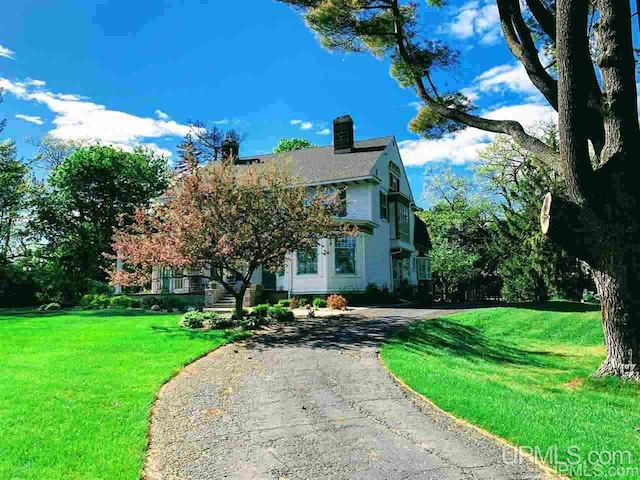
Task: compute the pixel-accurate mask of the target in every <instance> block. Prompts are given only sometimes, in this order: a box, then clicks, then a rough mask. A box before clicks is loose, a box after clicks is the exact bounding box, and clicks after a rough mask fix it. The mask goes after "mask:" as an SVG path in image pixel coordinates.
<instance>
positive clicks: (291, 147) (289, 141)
mask: <svg viewBox="0 0 640 480" xmlns="http://www.w3.org/2000/svg"><path fill="white" fill-rule="evenodd" d="M317 146H318V145H314V144H313V143H311V142H310V141H309V140H307V139H306V138H281V139H280V141H279V142H278V145H276V148H274V149H273V153H284V152H293V151H295V150H302V149H304V148H315V147H317Z"/></svg>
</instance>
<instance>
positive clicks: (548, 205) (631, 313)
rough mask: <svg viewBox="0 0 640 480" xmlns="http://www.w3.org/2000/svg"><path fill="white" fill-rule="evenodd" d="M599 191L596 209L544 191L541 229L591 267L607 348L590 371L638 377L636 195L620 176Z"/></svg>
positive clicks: (639, 288)
mask: <svg viewBox="0 0 640 480" xmlns="http://www.w3.org/2000/svg"><path fill="white" fill-rule="evenodd" d="M624 178H625V179H627V178H628V177H624ZM612 184H613V185H614V186H615V188H611V187H612ZM602 191H604V192H608V194H607V195H603V197H605V199H606V200H607V203H606V204H605V203H604V202H602V203H601V204H600V205H599V207H600V208H599V211H598V212H595V211H594V210H593V209H591V208H588V207H583V206H579V205H577V204H574V203H571V202H569V201H567V200H566V199H562V198H558V197H553V198H552V197H551V194H547V196H546V197H545V200H544V203H543V207H542V211H541V215H540V220H541V225H542V231H543V232H544V233H545V234H547V235H548V236H549V237H550V238H551V239H552V240H553V241H554V242H556V243H558V244H559V245H560V246H562V247H563V248H565V249H566V250H567V251H568V252H569V253H571V254H572V255H575V256H577V257H578V258H581V259H582V260H585V261H587V262H588V263H589V265H590V266H591V268H592V270H593V277H594V281H595V283H596V288H597V290H598V293H599V295H600V301H601V307H602V328H603V332H604V340H605V346H606V353H607V357H606V359H605V361H604V362H603V364H602V366H601V367H600V368H599V369H598V371H597V372H596V373H595V376H607V375H611V376H617V377H621V378H627V379H636V380H640V221H639V219H638V218H639V217H638V213H637V207H636V205H640V202H639V201H637V200H635V199H636V198H638V197H639V196H640V195H638V192H637V190H636V188H635V187H634V186H633V185H629V183H628V182H625V181H622V180H621V181H617V182H612V181H611V180H610V181H608V182H606V183H604V184H603V189H602Z"/></svg>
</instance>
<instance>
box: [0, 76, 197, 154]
mask: <svg viewBox="0 0 640 480" xmlns="http://www.w3.org/2000/svg"><path fill="white" fill-rule="evenodd" d="M40 82H42V81H40ZM37 87H38V85H34V84H33V81H31V83H29V81H24V82H12V81H10V80H8V79H6V78H1V77H0V88H4V89H5V90H6V91H7V92H9V93H11V94H13V95H15V96H16V97H17V98H18V99H20V100H25V101H31V102H36V103H40V104H42V105H44V106H46V107H47V108H48V109H49V110H50V111H51V112H53V113H54V115H55V116H54V119H53V121H52V123H53V124H54V126H55V128H54V129H53V130H51V131H50V132H49V133H50V134H51V135H54V136H56V137H59V138H63V139H83V138H84V139H93V140H98V141H102V142H104V143H107V144H113V145H119V146H131V145H135V144H138V143H143V142H144V141H146V140H147V139H158V138H162V137H167V136H180V137H181V136H184V135H186V134H187V133H188V132H189V126H188V125H181V124H179V123H176V122H175V121H173V120H170V121H166V120H157V119H154V118H147V117H139V116H137V115H132V114H130V113H126V112H121V111H119V110H110V109H108V108H107V107H105V106H104V105H100V104H97V103H94V102H91V101H90V100H89V99H87V98H85V97H81V96H79V95H74V94H61V93H55V92H52V91H49V90H44V89H41V88H37ZM164 152H168V150H164Z"/></svg>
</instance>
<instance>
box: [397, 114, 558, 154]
mask: <svg viewBox="0 0 640 480" xmlns="http://www.w3.org/2000/svg"><path fill="white" fill-rule="evenodd" d="M482 116H483V117H485V118H490V119H494V120H516V121H518V122H520V123H521V124H522V125H523V126H524V127H525V128H526V129H527V130H528V131H529V132H530V133H539V132H538V131H537V130H538V129H539V125H540V124H541V123H544V122H549V121H557V118H558V116H557V114H556V112H555V111H554V110H553V108H551V107H549V106H544V105H538V104H533V103H526V104H522V105H511V106H507V107H500V108H496V109H494V110H490V111H488V112H484V114H483V115H482ZM494 137H495V134H493V133H490V132H485V131H484V130H479V129H476V128H465V129H464V130H461V131H459V132H457V133H455V134H453V135H449V136H447V137H444V138H441V139H438V140H405V141H403V142H398V146H399V147H400V154H401V155H402V160H403V161H404V164H405V165H407V166H420V165H424V164H426V163H429V162H451V163H453V164H457V165H460V164H465V163H469V162H473V161H475V160H477V158H478V152H479V151H480V150H481V149H483V148H484V147H486V146H487V145H488V144H489V143H490V142H491V141H492V140H493V138H494Z"/></svg>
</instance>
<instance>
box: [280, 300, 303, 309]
mask: <svg viewBox="0 0 640 480" xmlns="http://www.w3.org/2000/svg"><path fill="white" fill-rule="evenodd" d="M284 306H288V307H289V308H298V306H300V301H299V300H298V299H297V298H296V297H291V298H290V299H289V305H284Z"/></svg>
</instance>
